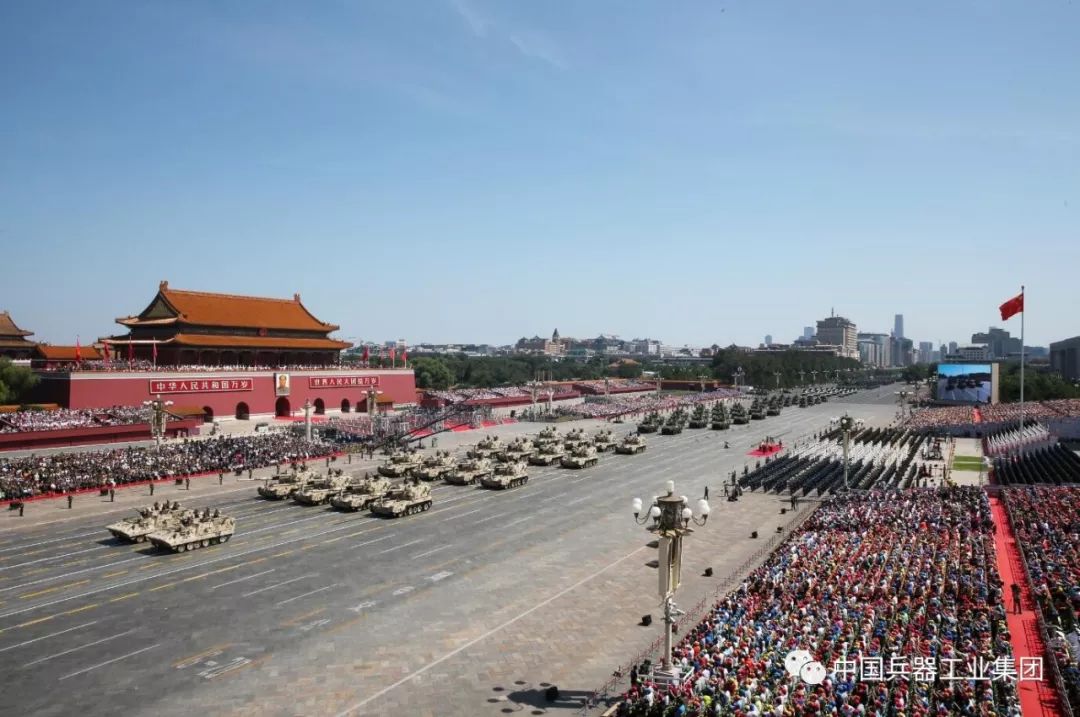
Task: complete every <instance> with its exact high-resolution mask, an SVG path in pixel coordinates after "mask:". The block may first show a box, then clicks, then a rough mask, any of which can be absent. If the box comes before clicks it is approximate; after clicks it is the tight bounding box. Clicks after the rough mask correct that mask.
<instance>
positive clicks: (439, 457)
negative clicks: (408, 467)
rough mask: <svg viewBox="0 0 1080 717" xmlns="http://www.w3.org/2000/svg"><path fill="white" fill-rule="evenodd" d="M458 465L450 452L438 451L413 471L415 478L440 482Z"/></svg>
mask: <svg viewBox="0 0 1080 717" xmlns="http://www.w3.org/2000/svg"><path fill="white" fill-rule="evenodd" d="M456 465H457V459H455V458H454V457H453V456H452V455H450V451H437V452H436V453H435V455H433V456H428V457H427V458H425V459H424V462H423V463H421V464H420V467H419V468H417V469H416V470H414V471H413V477H414V478H419V479H420V480H426V481H433V480H439V479H440V478H443V477H445V476H446V475H447V474H448V473H450V472H451V471H452V470H454V467H455V466H456Z"/></svg>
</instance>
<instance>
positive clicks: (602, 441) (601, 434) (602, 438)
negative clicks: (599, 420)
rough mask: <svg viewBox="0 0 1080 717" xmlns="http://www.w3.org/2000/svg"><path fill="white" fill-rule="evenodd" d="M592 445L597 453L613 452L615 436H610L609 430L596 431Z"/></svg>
mask: <svg viewBox="0 0 1080 717" xmlns="http://www.w3.org/2000/svg"><path fill="white" fill-rule="evenodd" d="M592 444H593V447H594V448H596V452H597V453H607V452H608V451H613V450H615V436H614V435H612V433H611V429H606V430H601V431H598V432H597V433H596V434H595V435H594V436H593V437H592Z"/></svg>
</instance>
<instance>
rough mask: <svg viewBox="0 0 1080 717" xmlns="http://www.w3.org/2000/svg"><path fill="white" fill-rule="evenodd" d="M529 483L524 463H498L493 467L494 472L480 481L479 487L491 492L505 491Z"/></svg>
mask: <svg viewBox="0 0 1080 717" xmlns="http://www.w3.org/2000/svg"><path fill="white" fill-rule="evenodd" d="M528 482H529V474H528V472H527V470H526V467H525V462H524V461H514V462H513V463H500V464H498V465H497V466H495V472H494V473H491V474H489V475H486V476H484V477H483V478H481V479H480V485H482V486H484V487H485V488H491V489H492V490H506V489H507V488H517V487H518V486H521V485H525V484H526V483H528Z"/></svg>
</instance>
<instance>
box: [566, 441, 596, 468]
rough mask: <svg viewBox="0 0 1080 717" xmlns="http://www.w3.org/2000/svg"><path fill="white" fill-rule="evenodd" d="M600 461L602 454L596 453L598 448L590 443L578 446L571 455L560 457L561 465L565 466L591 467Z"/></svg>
mask: <svg viewBox="0 0 1080 717" xmlns="http://www.w3.org/2000/svg"><path fill="white" fill-rule="evenodd" d="M599 462H600V456H598V455H597V454H596V448H595V447H594V446H590V445H580V446H577V447H576V448H574V450H572V451H570V454H569V455H566V456H563V457H562V458H560V459H559V465H561V466H562V467H563V468H591V467H592V466H595V465H596V464H597V463H599Z"/></svg>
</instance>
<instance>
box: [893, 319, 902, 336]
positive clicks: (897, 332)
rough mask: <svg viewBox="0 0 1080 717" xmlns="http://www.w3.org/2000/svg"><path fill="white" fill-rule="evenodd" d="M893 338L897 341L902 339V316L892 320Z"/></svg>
mask: <svg viewBox="0 0 1080 717" xmlns="http://www.w3.org/2000/svg"><path fill="white" fill-rule="evenodd" d="M893 336H895V337H896V338H898V339H902V338H904V315H903V314H897V315H896V317H895V318H893Z"/></svg>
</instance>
